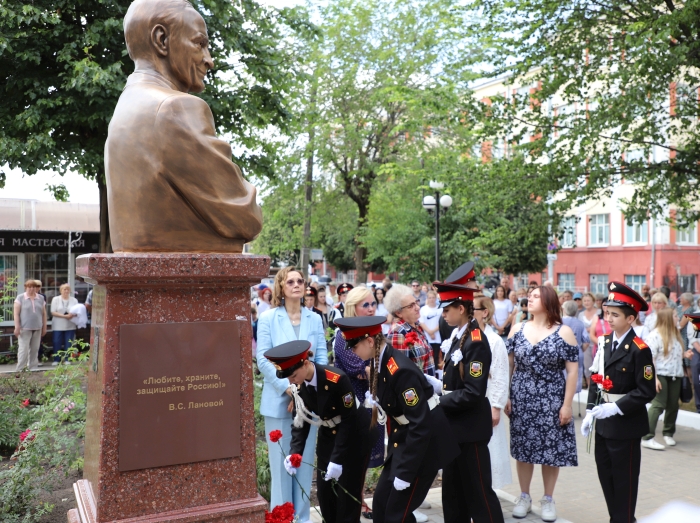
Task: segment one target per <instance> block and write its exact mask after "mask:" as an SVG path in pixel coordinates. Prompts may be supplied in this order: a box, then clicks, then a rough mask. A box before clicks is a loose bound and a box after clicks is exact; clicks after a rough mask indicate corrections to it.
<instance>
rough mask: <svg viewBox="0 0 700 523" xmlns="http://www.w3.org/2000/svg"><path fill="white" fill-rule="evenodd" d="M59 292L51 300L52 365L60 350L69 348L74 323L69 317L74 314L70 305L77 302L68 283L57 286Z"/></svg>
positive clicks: (59, 357) (56, 360) (56, 363)
mask: <svg viewBox="0 0 700 523" xmlns="http://www.w3.org/2000/svg"><path fill="white" fill-rule="evenodd" d="M59 291H60V293H61V294H59V295H58V296H54V298H53V299H52V300H51V331H52V332H53V365H58V364H59V362H60V361H61V356H60V355H59V352H60V351H66V350H68V349H69V348H70V346H71V344H72V343H73V340H74V339H75V323H73V322H72V321H70V320H71V318H73V316H75V314H73V313H71V312H70V310H71V307H73V305H77V304H78V300H76V299H75V298H74V297H73V296H71V295H70V285H68V284H67V283H64V284H63V285H61V286H60V287H59Z"/></svg>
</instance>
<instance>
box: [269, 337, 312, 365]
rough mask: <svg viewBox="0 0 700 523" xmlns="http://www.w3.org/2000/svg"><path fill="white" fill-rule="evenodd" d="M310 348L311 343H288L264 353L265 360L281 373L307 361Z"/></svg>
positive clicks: (305, 341) (304, 341)
mask: <svg viewBox="0 0 700 523" xmlns="http://www.w3.org/2000/svg"><path fill="white" fill-rule="evenodd" d="M310 348H311V342H310V341H308V340H298V341H290V342H288V343H283V344H282V345H277V346H276V347H272V348H271V349H270V350H268V351H266V352H265V358H267V359H268V360H269V361H270V362H271V363H272V364H273V365H274V366H275V369H277V370H278V371H280V370H281V371H283V370H287V369H289V368H291V367H293V366H294V365H296V364H297V363H299V362H300V361H304V360H306V359H308V358H309V349H310Z"/></svg>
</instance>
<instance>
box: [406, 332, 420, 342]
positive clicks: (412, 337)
mask: <svg viewBox="0 0 700 523" xmlns="http://www.w3.org/2000/svg"><path fill="white" fill-rule="evenodd" d="M404 340H405V342H406V344H407V345H415V344H416V343H418V341H420V340H419V338H418V334H417V333H415V332H414V331H411V332H409V333H408V334H406V336H405V337H404Z"/></svg>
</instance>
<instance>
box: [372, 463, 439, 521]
mask: <svg viewBox="0 0 700 523" xmlns="http://www.w3.org/2000/svg"><path fill="white" fill-rule="evenodd" d="M392 459H393V456H392V457H391V458H389V459H388V460H387V461H386V462H385V463H384V469H383V470H382V474H381V475H380V476H379V481H378V482H377V488H376V490H375V491H374V498H373V500H372V521H373V523H416V518H415V516H414V515H413V511H414V510H416V509H417V508H418V507H419V506H420V504H421V503H423V500H424V499H425V496H427V495H428V491H429V490H430V487H431V486H432V484H433V481H434V480H435V476H437V473H438V470H439V467H438V466H437V464H436V463H435V462H434V461H435V460H430V459H426V460H424V462H423V464H422V465H421V467H420V469H419V470H418V475H417V477H415V478H410V481H411V484H410V486H408V487H407V488H405V489H403V490H396V489H395V488H394V475H393V474H392V472H391V469H392V467H391V461H392ZM399 479H402V480H404V481H409V478H399Z"/></svg>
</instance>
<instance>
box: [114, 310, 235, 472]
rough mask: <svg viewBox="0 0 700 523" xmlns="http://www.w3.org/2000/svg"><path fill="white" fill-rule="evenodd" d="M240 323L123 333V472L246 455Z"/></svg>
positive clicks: (147, 327)
mask: <svg viewBox="0 0 700 523" xmlns="http://www.w3.org/2000/svg"><path fill="white" fill-rule="evenodd" d="M239 323H241V322H240V321H214V322H197V323H147V324H139V325H122V326H121V327H120V353H121V360H120V373H121V381H120V384H119V470H120V471H127V470H137V469H145V468H154V467H164V466H168V465H178V464H182V463H194V462H198V461H207V460H213V459H219V458H232V457H237V456H240V453H241V450H240V447H241V436H240V432H241V424H240V417H241V405H240V390H241V380H240V363H239V362H240V358H241V343H240V333H239Z"/></svg>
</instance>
